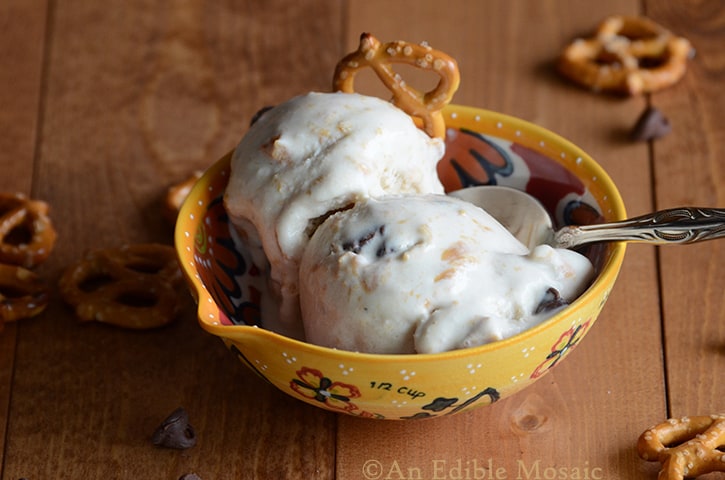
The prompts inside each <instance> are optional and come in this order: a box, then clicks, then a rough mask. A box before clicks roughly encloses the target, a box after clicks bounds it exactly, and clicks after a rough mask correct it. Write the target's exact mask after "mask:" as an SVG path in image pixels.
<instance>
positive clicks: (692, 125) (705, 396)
mask: <svg viewBox="0 0 725 480" xmlns="http://www.w3.org/2000/svg"><path fill="white" fill-rule="evenodd" d="M647 12H648V14H649V15H651V16H652V17H653V18H654V19H656V20H657V21H658V22H660V23H662V24H663V25H665V26H667V27H668V28H670V29H671V30H672V31H674V32H676V33H677V34H679V35H683V36H685V37H687V38H689V39H690V41H691V42H692V43H693V45H694V46H695V48H696V50H697V54H696V56H695V57H694V58H693V59H692V61H691V62H690V68H689V70H688V73H687V75H686V76H685V78H684V79H683V81H682V82H681V83H680V84H678V85H676V86H675V87H674V88H672V89H670V90H667V91H663V92H661V93H658V94H656V95H653V98H652V103H653V104H654V105H655V106H657V107H658V108H659V109H660V110H661V111H662V112H663V113H664V114H665V116H667V117H668V119H669V120H670V122H671V124H672V133H671V134H670V135H668V136H667V137H665V138H663V139H661V140H658V141H657V142H656V143H655V144H654V147H653V149H654V162H653V164H654V172H655V181H656V190H657V206H658V208H671V207H676V206H681V205H692V206H705V207H708V206H709V207H714V206H720V207H722V206H723V205H725V130H724V129H723V125H725V96H724V95H723V86H725V51H723V49H722V48H713V46H714V45H725V9H724V8H723V4H722V2H718V1H709V2H694V3H688V2H673V1H667V2H659V1H657V2H655V1H651V2H648V3H647ZM724 246H725V245H723V242H722V241H715V242H707V243H703V244H700V245H693V246H691V247H687V248H663V249H661V250H660V264H661V265H660V269H661V277H662V289H663V296H662V298H663V315H664V329H665V334H666V353H667V367H668V368H667V373H668V388H669V400H670V408H671V414H672V415H673V416H682V415H696V414H698V413H705V414H707V413H714V412H718V411H724V410H725V385H724V384H723V382H722V379H723V372H724V371H725V269H723V265H724V264H725V248H723V247H724ZM685 319H687V320H686V321H685Z"/></svg>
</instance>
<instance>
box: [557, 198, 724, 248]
mask: <svg viewBox="0 0 725 480" xmlns="http://www.w3.org/2000/svg"><path fill="white" fill-rule="evenodd" d="M721 237H725V209H722V208H698V207H679V208H671V209H668V210H660V211H658V212H654V213H649V214H647V215H642V216H639V217H634V218H631V219H629V220H623V221H621V222H613V223H602V224H597V225H583V226H569V227H564V228H562V229H560V230H558V231H557V232H555V233H554V242H553V243H554V244H555V245H556V246H557V247H561V248H571V247H575V246H577V245H582V244H585V243H592V242H616V241H627V242H645V243H652V244H656V245H671V244H678V243H694V242H702V241H705V240H714V239H716V238H721Z"/></svg>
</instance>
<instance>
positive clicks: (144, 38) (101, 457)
mask: <svg viewBox="0 0 725 480" xmlns="http://www.w3.org/2000/svg"><path fill="white" fill-rule="evenodd" d="M340 8H341V5H340V4H339V3H338V2H332V1H330V2H326V3H322V2H316V1H304V2H294V3H293V4H290V3H288V2H284V1H265V2H244V3H243V4H227V3H221V2H219V3H216V2H215V3H213V4H209V3H206V2H201V1H199V0H187V1H182V0H179V1H175V2H162V3H159V2H152V1H146V0H134V1H130V2H129V1H126V0H123V1H111V2H102V3H96V2H74V3H69V4H62V5H60V4H59V5H58V6H57V8H56V9H55V11H54V15H53V22H52V25H51V30H50V31H51V32H52V34H53V36H52V38H51V39H50V45H51V51H50V56H49V62H48V71H47V80H46V84H47V101H46V103H45V105H44V106H45V109H44V111H43V125H42V131H41V137H40V152H39V157H38V173H37V176H36V180H35V191H36V192H37V194H39V195H42V196H43V197H45V198H48V199H49V201H50V202H51V204H52V205H53V207H54V214H55V215H54V218H55V219H56V220H57V224H58V229H59V234H60V238H59V242H58V246H57V249H56V252H54V255H53V256H52V257H51V259H50V260H49V262H48V269H49V271H50V273H51V275H52V276H53V277H55V278H57V275H58V274H59V273H60V271H61V270H62V269H63V268H64V267H65V266H67V265H69V264H70V263H71V262H74V261H76V260H77V259H78V258H79V256H80V255H81V254H82V252H84V251H85V250H86V249H89V248H95V247H105V246H112V245H119V244H122V243H127V242H144V241H156V242H166V243H170V242H171V226H170V225H168V224H167V223H165V221H164V219H163V217H162V216H161V212H160V209H159V204H158V200H159V198H160V196H161V195H162V194H163V193H164V191H165V188H166V186H167V185H169V184H171V183H172V182H175V181H177V180H180V179H182V178H185V176H186V175H187V174H188V173H190V172H191V171H192V170H193V169H195V168H203V167H205V166H207V165H209V164H210V163H211V162H212V161H214V160H215V159H216V158H218V157H219V156H220V155H221V154H222V153H223V152H226V151H228V150H229V149H230V148H232V147H233V146H234V145H235V144H236V143H237V141H238V140H239V137H240V136H241V134H242V133H243V132H244V131H245V130H246V128H247V124H248V122H249V119H250V118H251V116H252V114H253V113H254V112H255V111H256V110H257V109H259V108H260V107H261V106H263V105H264V104H269V103H276V102H280V101H282V100H284V99H286V98H288V97H289V96H291V95H294V94H296V93H298V92H302V91H307V90H312V89H323V88H328V87H327V85H328V84H329V78H326V77H321V76H320V74H319V72H321V71H322V72H325V71H332V67H333V66H334V64H335V62H336V61H337V59H338V58H339V56H340V54H341V52H340V45H341V40H340V39H341V30H340V18H341V12H340ZM38 37H39V36H38ZM178 406H183V407H185V408H186V409H187V411H188V412H189V415H190V417H191V422H192V424H193V425H194V426H195V428H196V430H197V434H198V444H197V446H196V447H194V448H192V449H190V450H187V451H183V452H180V451H172V450H163V449H159V448H156V447H153V445H151V443H150V440H149V436H150V435H151V433H152V432H153V431H154V429H155V428H156V427H157V426H158V424H159V423H160V422H161V421H162V420H163V419H164V418H165V417H166V415H168V414H169V413H170V412H171V411H172V410H173V409H175V408H176V407H178ZM335 422H336V418H335V416H334V415H332V414H328V413H325V412H323V411H321V410H318V409H313V408H312V407H308V406H306V405H304V404H302V403H301V402H298V401H296V400H294V399H291V398H288V397H286V396H284V395H282V394H280V393H278V392H277V391H276V390H274V389H273V388H272V387H270V386H268V385H267V384H266V383H264V382H263V381H262V380H260V379H259V378H257V377H256V376H254V374H252V373H251V372H250V371H248V370H247V369H245V368H244V367H243V366H242V365H240V363H239V362H238V360H237V359H236V358H234V356H233V355H231V354H230V353H228V352H227V351H226V350H225V349H224V347H223V346H222V344H221V342H220V341H219V340H217V339H215V338H212V337H210V336H209V335H207V334H205V333H203V331H202V330H201V329H200V328H199V327H198V325H197V324H196V321H195V318H194V314H193V308H192V305H191V301H190V300H189V302H188V305H187V306H186V308H185V314H184V315H183V317H182V318H180V319H179V321H178V322H176V323H175V324H174V325H172V326H170V327H168V328H164V329H161V330H157V331H149V332H129V331H122V330H119V329H115V328H112V327H107V326H103V325H97V324H87V325H81V324H78V323H77V322H76V321H75V319H74V318H72V315H71V314H70V313H69V311H68V309H66V308H65V307H64V306H63V305H62V304H61V302H60V300H59V299H58V298H54V301H53V303H52V305H51V306H50V307H49V310H48V312H47V314H46V315H44V316H43V318H39V319H38V320H37V321H33V322H27V323H24V324H23V325H20V326H19V329H18V345H17V355H16V365H15V375H14V385H13V391H12V399H11V404H10V419H9V422H8V426H7V445H6V457H5V462H4V472H3V478H8V479H10V478H12V479H15V478H21V477H25V478H117V479H124V478H128V479H136V478H169V479H171V478H178V477H179V476H180V475H181V474H184V473H187V472H189V471H195V472H196V473H198V474H199V475H200V476H201V477H202V478H207V479H210V478H290V479H297V478H313V477H314V478H322V479H324V478H332V477H333V475H334V442H335ZM280 432H284V434H281V433H280Z"/></svg>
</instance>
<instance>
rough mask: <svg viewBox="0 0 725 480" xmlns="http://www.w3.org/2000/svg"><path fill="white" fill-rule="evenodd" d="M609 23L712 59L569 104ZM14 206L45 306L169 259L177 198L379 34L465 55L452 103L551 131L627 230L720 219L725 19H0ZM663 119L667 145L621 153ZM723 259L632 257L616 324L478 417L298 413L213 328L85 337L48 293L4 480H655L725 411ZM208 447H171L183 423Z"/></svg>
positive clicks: (516, 6) (596, 330) (607, 9)
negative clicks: (683, 420) (638, 131)
mask: <svg viewBox="0 0 725 480" xmlns="http://www.w3.org/2000/svg"><path fill="white" fill-rule="evenodd" d="M613 13H624V14H641V13H646V14H647V15H649V16H651V17H652V18H654V19H655V20H657V21H659V22H661V23H662V24H664V25H666V26H667V27H669V28H671V29H672V30H674V31H676V32H677V33H679V34H682V35H684V36H686V37H688V38H689V39H690V40H691V41H692V43H693V44H694V45H695V47H696V48H697V56H696V57H695V58H694V59H693V60H692V62H691V63H690V66H689V70H688V72H687V75H686V77H685V78H684V80H683V81H682V82H681V83H679V84H678V85H676V86H675V87H673V88H670V89H667V90H664V91H662V92H660V93H656V94H654V95H650V96H641V97H634V98H615V97H611V96H605V95H598V94H594V93H591V92H588V91H585V90H583V89H579V88H576V87H573V86H572V85H570V84H568V83H567V82H564V81H562V79H561V78H559V77H558V76H557V75H556V74H555V73H554V72H553V70H552V60H553V59H554V58H555V57H556V55H557V53H558V52H559V51H560V49H561V48H562V47H563V46H564V45H565V44H566V43H567V42H568V41H570V40H571V39H572V38H574V37H575V36H576V35H580V34H584V33H587V32H589V31H591V30H592V29H593V28H594V26H595V25H596V23H597V22H598V21H599V20H601V19H602V18H603V17H605V16H606V15H609V14H613ZM0 26H1V27H2V28H0V62H1V64H2V67H1V68H0V132H1V133H0V191H19V192H23V193H26V194H28V195H31V196H32V197H34V198H38V199H43V200H46V201H47V202H49V203H50V205H51V206H52V212H51V215H52V218H53V220H54V222H55V225H56V227H57V229H58V232H59V240H58V242H57V246H56V249H55V251H54V252H53V254H52V256H51V258H50V259H49V260H48V261H47V262H46V263H44V264H43V265H42V266H41V267H40V268H39V269H38V270H37V271H38V273H39V274H40V275H41V276H42V277H43V278H45V279H46V280H47V281H48V282H50V283H51V284H53V282H55V281H56V280H57V278H58V276H59V275H60V272H61V271H62V270H63V269H64V268H65V267H66V266H67V265H69V264H70V263H72V262H74V261H75V260H77V259H78V258H79V257H80V256H81V255H82V254H83V252H84V251H86V250H87V249H89V248H97V247H105V246H117V245H120V244H123V243H137V242H147V241H154V242H165V243H169V244H170V243H171V242H172V229H171V226H170V225H169V224H168V222H166V221H165V220H164V218H163V217H162V216H161V214H160V209H159V199H160V197H161V196H162V195H163V194H164V192H165V189H166V188H167V187H168V186H169V185H171V184H173V183H174V182H177V181H179V180H182V179H183V178H185V177H186V176H187V175H188V174H189V173H190V172H191V171H192V170H194V169H203V168H205V167H206V166H208V165H210V164H211V163H212V161H214V160H215V159H217V158H218V157H219V156H220V155H221V154H223V153H224V152H226V151H228V150H229V149H230V148H232V147H233V146H234V145H235V144H236V143H237V141H238V140H239V138H240V137H241V135H242V134H243V133H244V132H245V130H246V128H247V124H248V122H249V119H250V118H251V117H252V115H253V114H254V112H256V111H257V109H259V108H260V107H262V106H264V105H272V104H275V103H279V102H281V101H283V100H285V99H287V98H289V97H291V96H293V95H296V94H299V93H302V92H306V91H309V90H322V91H327V90H329V88H330V78H331V73H332V71H333V68H334V65H335V63H336V62H337V60H338V59H339V58H341V56H342V55H343V54H344V53H346V52H348V51H351V50H354V49H355V48H356V46H357V39H358V36H359V34H360V32H362V31H370V32H372V33H374V34H375V35H376V36H377V37H378V38H381V39H384V40H392V39H406V40H410V41H416V42H417V41H423V40H426V41H428V42H430V43H431V44H432V45H434V46H436V47H437V48H439V49H441V50H443V51H446V52H448V53H450V54H452V55H453V56H455V57H456V58H457V59H458V61H459V64H460V68H461V72H462V77H463V81H462V84H461V88H460V90H459V92H458V94H457V95H456V98H455V103H459V104H470V105H474V106H479V107H484V108H488V109H492V110H498V111H501V112H504V113H507V114H510V115H515V116H519V117H522V118H524V119H526V120H528V121H531V122H535V123H538V124H540V125H543V126H544V127H546V128H549V129H551V130H553V131H555V132H557V133H559V134H561V135H563V136H564V137H567V138H569V139H571V140H572V141H573V142H575V143H576V144H578V145H580V146H581V147H582V148H584V149H585V150H587V151H588V152H589V153H590V154H591V155H592V156H593V157H594V158H595V159H597V161H599V162H600V163H601V164H602V165H603V166H604V167H605V168H606V169H607V170H608V172H609V173H610V174H611V176H612V177H613V178H614V180H615V182H616V183H617V184H618V186H619V188H620V190H621V193H622V195H623V197H624V199H625V203H626V206H627V209H628V213H629V214H630V215H636V214H641V213H645V212H648V211H652V210H653V209H660V208H666V207H673V206H679V205H698V206H723V205H725V160H724V159H725V129H723V126H724V125H725V95H724V94H723V87H725V50H723V46H724V45H725V8H723V2H722V1H721V0H710V1H700V2H687V1H671V0H668V1H664V0H609V1H606V2H605V1H600V2H583V1H577V0H568V1H567V0H540V1H529V2H524V1H516V2H509V1H505V0H501V1H493V0H487V1H479V2H474V1H457V2H450V1H449V2H438V1H434V0H430V1H413V0H410V1H400V2H388V1H387V0H365V1H362V0H347V1H343V0H339V1H328V2H322V1H313V0H309V1H295V2H292V1H289V2H286V1H283V0H265V1H261V0H260V1H247V2H202V0H175V1H171V2H153V1H150V0H110V1H107V2H93V1H85V2H83V1H79V2H49V1H47V0H5V1H3V2H0ZM646 105H654V106H656V107H658V108H659V109H660V110H661V111H662V112H663V113H664V114H665V115H666V116H667V117H668V118H669V119H670V121H671V123H672V126H673V131H672V133H671V134H669V135H668V136H666V137H664V138H662V139H659V140H657V141H654V142H649V143H647V142H633V141H630V140H629V139H628V138H627V133H628V131H629V130H630V128H631V126H632V125H633V123H634V122H635V120H636V118H637V117H638V115H639V114H640V112H641V111H642V110H643V109H644V108H645V106H646ZM724 246H725V243H723V242H722V241H714V242H706V243H703V244H699V245H694V246H687V247H671V248H662V249H658V248H655V247H651V246H642V245H632V246H630V247H628V251H627V255H626V258H625V265H624V267H623V269H622V272H621V275H620V279H619V281H618V284H617V285H616V287H615V289H614V291H613V293H612V295H611V297H610V299H609V302H608V304H607V305H606V308H605V310H604V312H603V314H602V315H601V317H600V319H599V321H598V322H597V324H596V325H595V326H594V327H593V330H592V331H591V332H590V334H589V335H588V336H587V338H586V339H585V340H584V341H583V342H582V344H581V346H580V348H577V349H576V350H575V351H574V352H572V354H571V356H570V358H569V360H567V361H566V362H563V363H562V364H561V365H560V366H558V367H557V368H556V369H555V371H553V372H552V373H551V374H550V375H548V376H547V377H545V378H544V379H542V381H540V382H538V383H537V384H535V385H534V386H533V387H532V388H530V389H528V390H526V391H524V392H522V393H520V394H517V395H515V396H513V397H511V398H510V399H506V400H504V401H501V402H498V403H496V404H495V405H493V406H490V407H485V408H482V409H479V410H476V411H474V412H472V413H470V414H464V415H460V416H454V417H448V418H444V419H435V420H428V421H420V422H387V421H371V420H362V419H355V418H351V417H345V416H338V415H335V414H332V413H327V412H324V411H322V410H318V409H315V408H313V407H310V406H307V405H306V404H303V403H302V402H299V401H297V400H295V399H293V398H291V397H287V396H286V395H284V394H281V393H279V392H277V391H276V390H274V389H273V388H272V387H270V386H268V385H267V384H265V383H264V382H263V381H261V380H260V379H258V378H257V377H256V376H255V375H253V374H252V373H251V371H248V370H247V369H245V368H244V367H243V366H242V365H240V364H239V363H238V362H237V361H236V359H234V358H232V357H231V356H230V354H229V352H228V351H226V349H225V348H224V347H223V346H222V344H221V343H220V342H219V340H218V339H216V338H213V337H211V336H209V335H208V334H206V333H204V332H203V331H202V330H201V329H200V328H199V327H198V325H197V324H196V321H195V317H194V309H193V306H192V303H191V301H190V300H189V304H188V306H187V307H186V308H185V309H184V314H183V315H182V317H181V318H180V319H178V321H177V322H176V323H174V324H173V325H172V326H169V327H168V328H164V329H161V330H157V331H147V332H135V331H127V330H122V329H118V328H113V327H109V326H104V325H101V324H80V323H78V322H77V321H76V320H75V319H74V317H73V315H72V314H71V313H70V311H69V310H68V309H67V308H66V307H65V306H64V305H63V304H62V302H61V301H60V299H59V297H58V295H57V293H53V295H52V299H51V303H50V306H49V307H48V309H47V311H46V312H45V313H43V314H42V315H40V316H39V317H37V318H33V319H28V320H22V321H20V322H18V323H16V324H8V325H6V327H5V329H4V331H3V333H2V334H0V478H1V479H3V480H16V479H19V478H27V479H29V480H41V479H81V478H82V479H107V478H114V479H125V478H128V479H137V478H148V479H177V478H179V476H181V475H182V474H184V473H188V472H196V473H197V474H198V475H199V476H200V477H201V478H202V479H204V480H216V479H222V478H260V479H271V478H275V479H278V478H290V479H301V478H319V479H331V478H338V479H345V480H347V479H365V480H376V479H414V478H421V479H473V478H486V479H488V478H509V479H514V478H516V479H519V478H524V479H533V478H590V479H597V478H608V479H614V478H626V479H632V478H642V479H647V478H652V479H653V478H655V476H656V471H657V470H658V468H659V465H658V464H651V463H647V462H644V461H642V460H640V459H639V458H638V456H637V454H636V452H635V449H634V445H635V443H636V440H637V437H638V436H639V434H640V433H641V432H642V431H643V430H644V429H645V428H646V427H648V426H650V425H651V424H654V423H658V422H660V421H662V420H664V419H665V418H667V417H671V416H678V417H679V416H683V415H696V414H708V413H714V412H718V411H720V412H722V411H725V400H724V399H725V382H723V380H724V378H723V376H724V374H723V372H724V371H725V296H724V294H723V292H724V285H725V268H723V266H724V261H725V253H724V249H723V247H724ZM179 406H183V407H184V408H186V410H187V411H188V412H189V415H190V416H191V421H192V423H193V425H194V426H195V428H196V430H197V433H198V443H197V445H196V446H195V447H194V448H191V449H189V450H184V451H177V450H169V449H162V448H157V447H154V446H153V445H152V444H151V442H150V439H149V437H150V435H151V433H152V432H153V431H154V429H155V428H156V427H157V426H158V424H159V423H160V421H161V420H163V419H164V418H165V417H166V415H167V414H169V413H170V412H171V411H172V410H174V409H175V408H176V407H179ZM714 478H725V477H723V476H717V475H716V476H715V477H714Z"/></svg>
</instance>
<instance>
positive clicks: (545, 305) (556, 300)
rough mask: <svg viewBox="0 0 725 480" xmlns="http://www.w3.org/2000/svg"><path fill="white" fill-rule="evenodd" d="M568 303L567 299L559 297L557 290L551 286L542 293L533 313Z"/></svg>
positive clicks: (547, 310)
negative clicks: (541, 297) (542, 295)
mask: <svg viewBox="0 0 725 480" xmlns="http://www.w3.org/2000/svg"><path fill="white" fill-rule="evenodd" d="M566 305H568V303H567V301H566V300H564V299H563V298H561V295H560V294H559V291H558V290H557V289H555V288H553V287H549V289H548V290H547V291H546V293H545V294H544V298H543V299H542V300H541V302H539V305H538V306H537V307H536V310H534V314H538V313H544V312H549V311H551V310H555V309H557V308H561V307H564V306H566Z"/></svg>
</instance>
